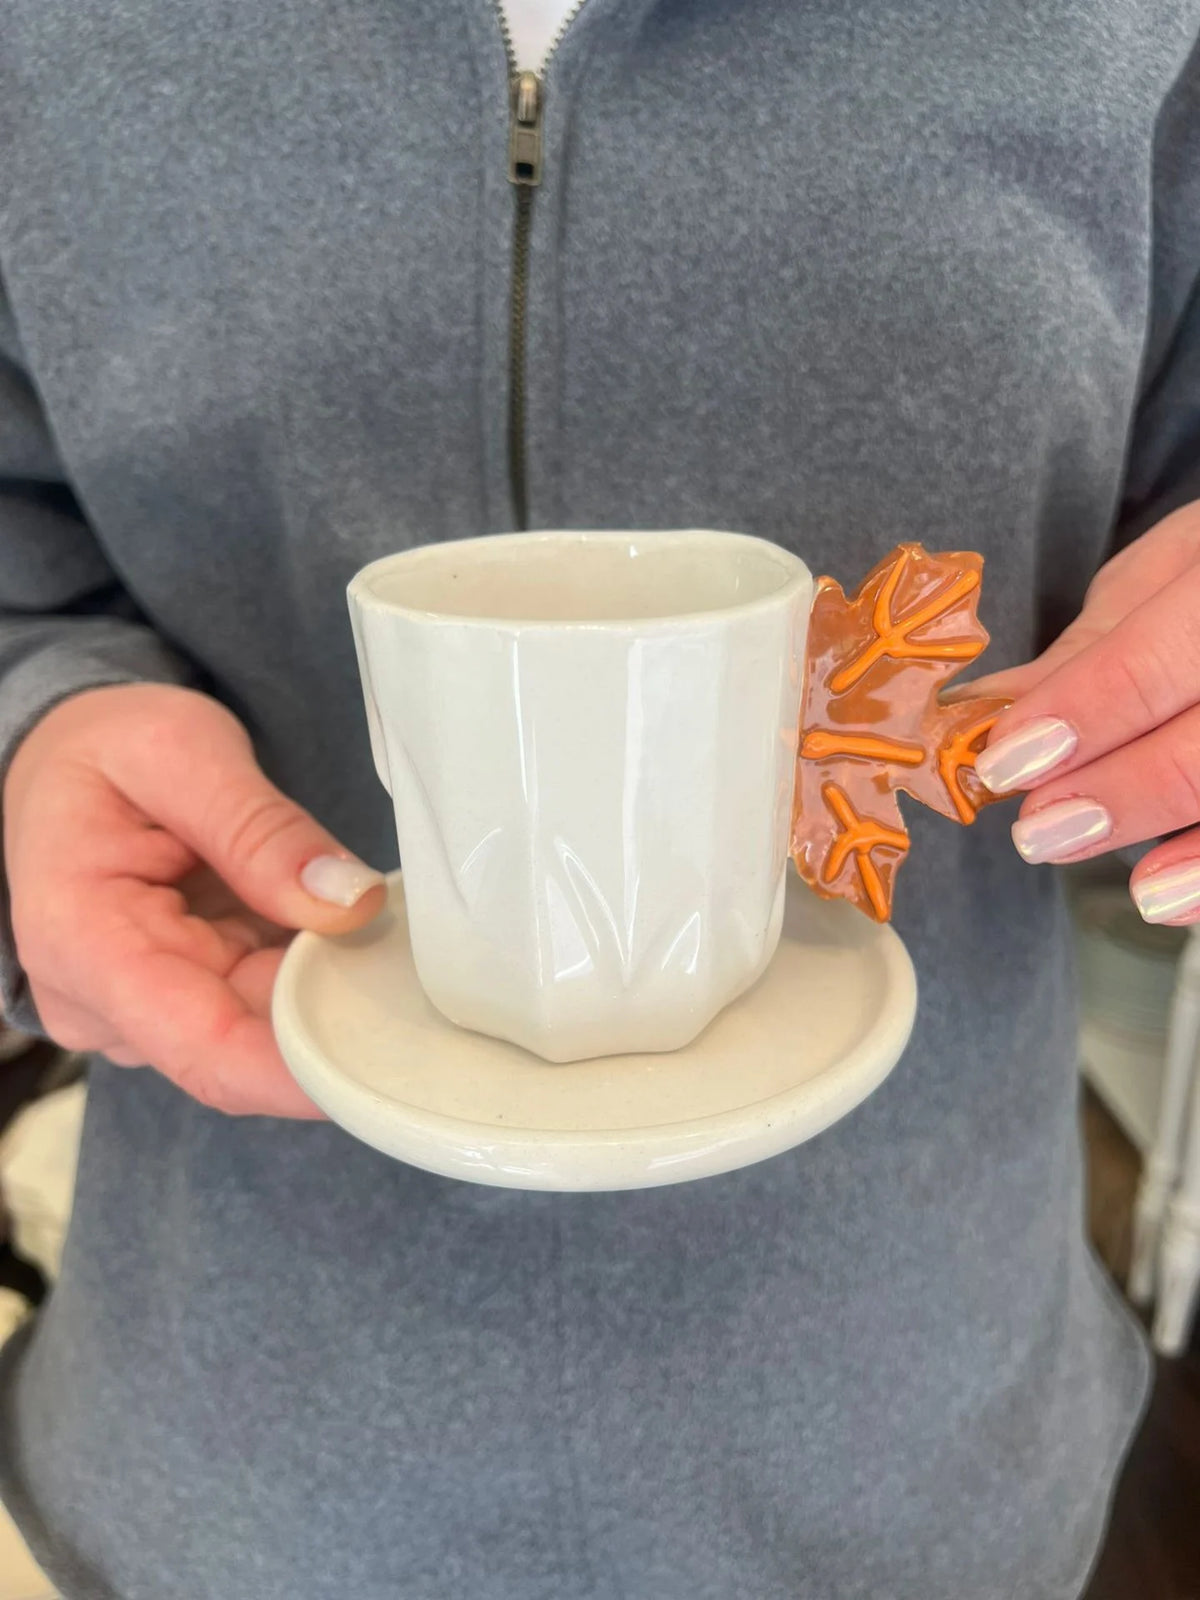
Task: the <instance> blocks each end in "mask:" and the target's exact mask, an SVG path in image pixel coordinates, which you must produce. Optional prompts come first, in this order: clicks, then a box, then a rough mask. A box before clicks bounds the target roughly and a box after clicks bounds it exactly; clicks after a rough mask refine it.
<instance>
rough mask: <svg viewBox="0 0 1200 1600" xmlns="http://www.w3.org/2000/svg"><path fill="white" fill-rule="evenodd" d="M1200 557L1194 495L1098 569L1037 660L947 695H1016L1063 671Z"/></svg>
mask: <svg viewBox="0 0 1200 1600" xmlns="http://www.w3.org/2000/svg"><path fill="white" fill-rule="evenodd" d="M1198 561H1200V503H1198V502H1195V501H1193V502H1192V503H1191V504H1189V505H1186V506H1183V507H1182V508H1181V509H1180V510H1179V511H1176V512H1173V513H1172V515H1171V516H1169V517H1164V518H1163V520H1162V521H1161V522H1160V523H1158V524H1157V526H1155V527H1153V528H1151V529H1150V530H1149V532H1147V533H1144V534H1143V535H1142V537H1141V538H1140V539H1138V540H1136V541H1135V542H1134V543H1133V544H1131V545H1128V546H1126V548H1125V549H1124V550H1122V551H1120V553H1119V554H1117V555H1115V556H1114V557H1113V559H1112V560H1111V561H1109V562H1106V563H1105V565H1104V566H1103V567H1102V568H1101V569H1100V571H1099V572H1098V573H1097V574H1096V576H1095V578H1094V579H1093V580H1092V583H1091V585H1090V587H1089V588H1088V592H1087V598H1086V600H1085V602H1084V605H1083V609H1082V611H1081V612H1080V615H1079V616H1078V617H1077V618H1076V619H1075V621H1074V622H1073V623H1072V624H1071V625H1070V627H1068V628H1067V629H1065V630H1064V632H1063V633H1061V634H1060V635H1059V637H1058V638H1057V639H1056V640H1055V641H1054V643H1053V644H1052V645H1051V646H1050V647H1049V649H1047V650H1045V651H1043V653H1042V654H1041V655H1040V656H1038V658H1037V659H1036V660H1035V661H1030V662H1027V663H1026V664H1025V665H1024V666H1020V667H1010V668H1008V669H1006V670H1005V671H1003V672H991V673H988V674H987V676H986V677H983V678H976V679H975V680H974V681H973V682H972V683H970V684H963V685H961V686H957V687H955V688H954V689H951V690H949V691H948V692H947V694H946V696H945V698H946V699H947V700H954V699H961V698H962V697H963V696H964V695H966V694H995V695H1006V696H1007V697H1008V698H1009V699H1012V700H1016V699H1019V698H1020V696H1022V695H1025V694H1028V693H1029V691H1030V690H1031V689H1033V688H1035V687H1036V686H1037V685H1038V684H1039V683H1041V682H1042V681H1043V680H1044V679H1045V678H1048V677H1049V676H1050V674H1051V673H1053V672H1057V671H1058V669H1059V668H1060V667H1062V666H1064V665H1065V664H1066V663H1067V662H1068V661H1070V660H1071V659H1072V657H1074V656H1077V655H1078V654H1079V653H1080V652H1081V651H1082V650H1085V649H1086V648H1087V647H1088V645H1090V644H1093V643H1095V641H1096V640H1097V639H1100V638H1103V636H1104V635H1105V634H1106V633H1109V632H1111V630H1112V629H1113V628H1114V627H1116V625H1117V623H1118V622H1120V621H1121V620H1122V618H1124V617H1127V616H1128V615H1129V614H1130V612H1132V611H1136V610H1137V608H1138V607H1139V606H1141V605H1144V604H1145V603H1146V601H1148V600H1150V599H1151V598H1152V597H1153V596H1154V595H1156V594H1158V593H1159V592H1160V591H1161V590H1163V589H1164V588H1166V587H1167V585H1168V584H1170V583H1173V582H1174V581H1175V579H1176V578H1178V577H1180V576H1182V574H1183V573H1185V572H1186V571H1187V570H1188V569H1189V568H1190V567H1192V566H1194V565H1195V564H1196V563H1197V562H1198Z"/></svg>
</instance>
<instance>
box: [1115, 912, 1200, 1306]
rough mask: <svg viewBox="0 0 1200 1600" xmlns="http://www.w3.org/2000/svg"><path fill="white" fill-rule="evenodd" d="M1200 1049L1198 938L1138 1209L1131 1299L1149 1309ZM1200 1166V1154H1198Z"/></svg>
mask: <svg viewBox="0 0 1200 1600" xmlns="http://www.w3.org/2000/svg"><path fill="white" fill-rule="evenodd" d="M1198 1048H1200V938H1198V936H1197V935H1196V934H1195V933H1193V934H1192V935H1191V936H1190V938H1189V939H1188V942H1187V944H1186V946H1185V947H1184V952H1183V955H1182V956H1181V957H1180V959H1179V963H1178V967H1177V969H1176V979H1175V994H1174V998H1173V1000H1172V1003H1171V1020H1170V1027H1169V1029H1168V1033H1167V1053H1166V1065H1165V1067H1164V1070H1163V1077H1162V1092H1161V1094H1160V1096H1159V1110H1158V1127H1157V1131H1156V1133H1155V1136H1154V1142H1153V1144H1152V1145H1151V1147H1150V1149H1149V1151H1148V1152H1147V1154H1146V1158H1145V1162H1144V1164H1143V1168H1142V1180H1141V1185H1140V1187H1139V1189H1138V1197H1137V1203H1136V1205H1135V1207H1134V1224H1133V1258H1132V1262H1131V1264H1130V1269H1129V1297H1130V1299H1131V1300H1133V1302H1134V1303H1135V1305H1148V1304H1149V1303H1150V1302H1151V1301H1152V1300H1153V1299H1154V1295H1155V1289H1156V1287H1157V1284H1156V1275H1157V1270H1158V1258H1159V1249H1160V1245H1161V1236H1162V1226H1163V1218H1164V1217H1165V1215H1166V1211H1167V1205H1168V1202H1169V1201H1170V1199H1171V1196H1172V1194H1173V1193H1174V1190H1175V1186H1176V1184H1177V1183H1178V1181H1179V1175H1180V1172H1181V1170H1182V1167H1183V1161H1184V1151H1185V1145H1186V1139H1187V1129H1188V1111H1189V1105H1190V1103H1191V1101H1192V1099H1193V1097H1194V1080H1195V1077H1196V1071H1197V1050H1198ZM1197 1161H1198V1163H1200V1148H1198V1149H1197Z"/></svg>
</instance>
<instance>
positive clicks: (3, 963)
mask: <svg viewBox="0 0 1200 1600" xmlns="http://www.w3.org/2000/svg"><path fill="white" fill-rule="evenodd" d="M192 681H194V674H193V673H192V671H191V669H190V668H189V666H188V664H187V662H186V661H185V660H184V659H183V658H182V657H181V656H180V655H178V654H177V653H176V652H174V651H173V650H172V649H171V648H170V647H169V646H168V645H167V644H166V642H165V641H164V640H163V639H162V638H160V637H159V635H158V634H156V633H155V632H154V630H153V628H151V627H150V626H148V625H147V623H146V621H145V619H144V618H143V617H142V616H141V615H140V614H139V612H138V609H137V607H136V605H135V604H134V602H133V600H132V599H131V597H130V596H129V594H128V593H127V592H126V591H125V590H124V589H123V588H122V587H121V584H120V583H119V581H118V579H117V577H116V575H115V573H114V572H113V570H112V568H111V567H110V566H109V564H108V562H107V561H106V559H105V557H104V553H103V551H102V550H101V547H100V545H99V543H98V542H97V541H96V539H95V538H94V536H93V534H92V532H91V530H90V529H89V527H88V524H87V521H86V519H85V517H84V515H83V513H82V511H81V509H80V507H79V504H78V502H77V500H76V498H75V496H74V494H73V493H72V491H71V489H70V486H69V485H68V483H67V481H66V476H65V473H64V471H63V467H62V465H61V462H60V461H59V459H58V454H57V452H56V450H55V446H54V442H53V439H52V436H51V432H50V428H49V426H48V424H47V421H46V418H45V416H44V414H43V411H42V408H41V406H40V404H39V402H38V398H37V394H36V391H35V388H34V385H33V382H32V380H31V378H30V375H29V373H28V372H27V370H26V368H25V365H24V362H23V358H22V352H21V344H20V339H19V336H18V332H17V327H16V323H15V320H14V318H13V315H12V311H11V308H10V306H9V304H8V301H7V299H6V298H5V295H4V290H3V285H2V284H0V785H2V784H3V779H4V776H5V774H6V773H7V771H8V767H9V764H10V762H11V760H12V757H13V754H14V753H15V751H16V748H17V746H18V744H19V743H20V741H21V739H22V738H23V737H24V735H25V734H26V733H27V732H28V731H29V729H30V728H31V727H32V726H33V725H34V723H36V722H37V720H38V719H39V718H40V717H41V716H43V715H44V714H45V713H46V712H47V711H49V710H50V709H51V707H53V706H54V705H55V704H57V703H58V702H59V701H60V700H64V699H66V698H67V697H68V696H69V695H72V694H75V693H77V692H78V691H79V690H82V689H92V688H99V687H101V686H103V685H106V684H117V683H136V682H166V683H188V682H192ZM0 1007H2V1009H3V1011H4V1013H5V1014H6V1015H7V1016H8V1017H9V1019H10V1020H11V1021H12V1022H13V1023H14V1024H16V1025H17V1026H18V1027H20V1028H23V1029H25V1030H26V1031H38V1022H37V1017H36V1014H35V1013H34V1010H33V1007H32V1003H31V1001H30V999H29V995H28V988H27V985H26V983H25V980H24V975H23V973H22V972H21V969H20V964H19V962H18V960H17V955H16V948H15V944H14V940H13V932H12V921H11V916H10V910H9V899H8V891H7V884H6V882H5V878H4V873H3V872H2V871H0Z"/></svg>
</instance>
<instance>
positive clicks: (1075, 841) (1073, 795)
mask: <svg viewBox="0 0 1200 1600" xmlns="http://www.w3.org/2000/svg"><path fill="white" fill-rule="evenodd" d="M1198 821H1200V707H1193V708H1192V710H1191V711H1188V712H1186V713H1185V714H1184V715H1183V716H1180V717H1176V718H1175V719H1174V721H1172V722H1169V723H1167V725H1166V726H1165V727H1162V728H1156V729H1155V730H1154V731H1153V732H1152V733H1148V734H1146V735H1144V737H1142V738H1141V739H1137V740H1135V741H1134V742H1133V743H1132V744H1129V745H1126V746H1124V747H1123V748H1122V749H1120V750H1116V751H1113V752H1112V753H1111V754H1109V755H1106V756H1101V757H1100V759H1099V760H1097V761H1093V762H1091V763H1090V764H1089V765H1087V766H1084V767H1079V768H1077V769H1076V770H1075V771H1073V772H1072V773H1070V774H1069V775H1068V776H1067V777H1065V778H1056V779H1052V780H1051V781H1049V782H1047V783H1045V784H1043V785H1041V786H1039V787H1038V788H1037V789H1035V790H1034V791H1033V793H1032V794H1031V795H1029V796H1028V797H1027V798H1026V800H1025V802H1024V804H1023V805H1022V807H1021V812H1020V816H1019V817H1018V819H1017V821H1016V822H1015V823H1014V824H1013V843H1014V844H1015V845H1016V847H1017V849H1018V850H1019V851H1020V853H1021V855H1022V856H1023V857H1024V858H1025V860H1026V861H1030V862H1038V861H1082V860H1086V859H1087V857H1089V856H1093V855H1098V854H1100V853H1101V852H1102V851H1106V850H1119V849H1122V848H1123V847H1124V846H1126V845H1131V844H1138V843H1140V842H1141V841H1142V840H1145V839H1156V838H1159V837H1161V836H1162V835H1163V834H1167V833H1174V832H1176V831H1177V830H1178V829H1181V828H1190V827H1191V826H1192V825H1193V824H1194V823H1196V822H1198Z"/></svg>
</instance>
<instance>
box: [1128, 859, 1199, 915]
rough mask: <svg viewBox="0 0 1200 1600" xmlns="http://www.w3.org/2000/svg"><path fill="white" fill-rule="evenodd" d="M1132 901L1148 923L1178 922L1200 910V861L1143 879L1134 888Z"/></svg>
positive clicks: (1169, 868)
mask: <svg viewBox="0 0 1200 1600" xmlns="http://www.w3.org/2000/svg"><path fill="white" fill-rule="evenodd" d="M1133 900H1134V904H1135V905H1136V906H1137V908H1138V910H1139V911H1140V912H1141V913H1142V916H1143V917H1144V918H1145V919H1146V921H1147V922H1176V921H1178V920H1179V919H1180V918H1181V917H1186V916H1187V915H1188V913H1189V912H1192V911H1196V910H1200V861H1189V862H1187V863H1186V864H1185V865H1184V866H1182V867H1165V868H1164V869H1163V870H1162V872H1156V873H1154V874H1153V875H1152V876H1151V877H1149V878H1143V879H1142V880H1141V882H1140V883H1135V884H1134V885H1133Z"/></svg>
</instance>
